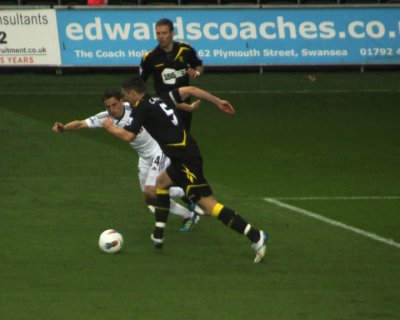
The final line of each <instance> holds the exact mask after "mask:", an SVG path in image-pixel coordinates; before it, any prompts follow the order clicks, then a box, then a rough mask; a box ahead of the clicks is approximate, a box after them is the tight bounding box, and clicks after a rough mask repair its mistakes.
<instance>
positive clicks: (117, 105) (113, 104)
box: [104, 97, 124, 119]
mask: <svg viewBox="0 0 400 320" xmlns="http://www.w3.org/2000/svg"><path fill="white" fill-rule="evenodd" d="M104 105H105V107H106V110H107V112H108V114H109V115H110V116H111V117H113V118H116V119H119V118H121V117H122V116H123V115H124V104H123V102H122V100H118V99H117V98H115V97H112V98H109V99H106V100H104Z"/></svg>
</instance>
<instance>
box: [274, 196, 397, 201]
mask: <svg viewBox="0 0 400 320" xmlns="http://www.w3.org/2000/svg"><path fill="white" fill-rule="evenodd" d="M273 199H275V200H300V201H302V200H399V199H400V196H354V197H323V196H321V197H276V198H273Z"/></svg>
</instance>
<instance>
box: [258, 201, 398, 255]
mask: <svg viewBox="0 0 400 320" xmlns="http://www.w3.org/2000/svg"><path fill="white" fill-rule="evenodd" d="M264 200H265V201H267V202H269V203H272V204H274V205H276V206H278V207H281V208H285V209H288V210H290V211H293V212H296V213H300V214H303V215H305V216H307V217H310V218H313V219H316V220H320V221H323V222H325V223H328V224H330V225H333V226H335V227H338V228H342V229H345V230H348V231H351V232H354V233H357V234H360V235H362V236H364V237H367V238H370V239H372V240H375V241H378V242H382V243H385V244H387V245H390V246H393V247H396V248H397V249H400V243H398V242H395V241H394V240H393V239H387V238H383V237H381V236H378V235H377V234H375V233H372V232H368V231H364V230H361V229H358V228H356V227H353V226H349V225H347V224H344V223H342V222H339V221H336V220H333V219H330V218H326V217H324V216H322V215H320V214H317V213H314V212H311V211H308V210H304V209H302V208H298V207H295V206H292V205H290V204H287V203H284V202H282V201H279V200H276V199H273V198H264Z"/></svg>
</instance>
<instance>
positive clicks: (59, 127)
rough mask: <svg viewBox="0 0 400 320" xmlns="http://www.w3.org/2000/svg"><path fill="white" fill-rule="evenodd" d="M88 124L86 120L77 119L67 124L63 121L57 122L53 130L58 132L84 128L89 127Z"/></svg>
mask: <svg viewBox="0 0 400 320" xmlns="http://www.w3.org/2000/svg"><path fill="white" fill-rule="evenodd" d="M87 127H88V125H87V123H86V121H84V120H75V121H71V122H68V123H67V124H63V123H61V122H55V123H54V125H53V128H51V130H52V131H53V132H56V133H60V132H64V131H73V130H78V129H82V128H87Z"/></svg>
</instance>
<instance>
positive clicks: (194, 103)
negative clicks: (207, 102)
mask: <svg viewBox="0 0 400 320" xmlns="http://www.w3.org/2000/svg"><path fill="white" fill-rule="evenodd" d="M200 104H201V100H200V99H197V100H196V101H195V102H192V103H191V104H190V106H191V107H192V111H194V110H197V109H198V108H200Z"/></svg>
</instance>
